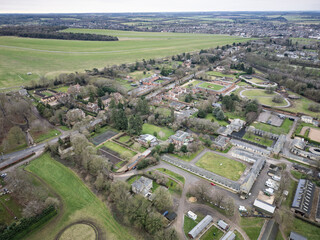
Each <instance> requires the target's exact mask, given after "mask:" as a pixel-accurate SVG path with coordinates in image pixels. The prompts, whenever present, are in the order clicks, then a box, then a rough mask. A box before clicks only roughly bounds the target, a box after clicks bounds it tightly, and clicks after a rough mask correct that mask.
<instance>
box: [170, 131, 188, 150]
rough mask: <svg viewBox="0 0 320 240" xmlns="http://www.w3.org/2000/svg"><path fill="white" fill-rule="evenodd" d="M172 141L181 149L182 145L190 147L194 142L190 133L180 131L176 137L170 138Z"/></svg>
mask: <svg viewBox="0 0 320 240" xmlns="http://www.w3.org/2000/svg"><path fill="white" fill-rule="evenodd" d="M169 139H170V141H171V142H172V143H173V144H175V145H177V146H179V147H181V146H182V145H188V144H189V143H191V142H192V141H193V138H192V135H191V134H190V133H187V132H184V131H181V130H178V131H177V132H176V133H175V134H174V135H172V136H170V138H169Z"/></svg>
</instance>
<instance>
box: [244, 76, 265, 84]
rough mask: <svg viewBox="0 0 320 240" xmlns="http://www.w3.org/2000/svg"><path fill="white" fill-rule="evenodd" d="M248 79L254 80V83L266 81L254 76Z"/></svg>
mask: <svg viewBox="0 0 320 240" xmlns="http://www.w3.org/2000/svg"><path fill="white" fill-rule="evenodd" d="M248 81H250V82H253V83H257V84H260V83H263V82H265V81H263V80H262V79H260V78H256V77H252V78H251V79H248Z"/></svg>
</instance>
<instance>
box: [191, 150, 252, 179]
mask: <svg viewBox="0 0 320 240" xmlns="http://www.w3.org/2000/svg"><path fill="white" fill-rule="evenodd" d="M196 165H197V166H198V167H201V168H204V169H206V170H208V171H211V172H213V173H216V174H218V175H220V176H223V177H226V178H228V179H230V180H233V181H237V180H238V179H239V178H240V177H241V175H242V173H243V172H244V170H245V169H246V165H245V164H243V163H241V162H238V161H235V160H232V159H229V158H226V157H223V156H221V155H218V154H215V153H213V152H207V153H206V154H204V155H203V156H202V157H201V158H200V160H199V161H198V162H197V163H196Z"/></svg>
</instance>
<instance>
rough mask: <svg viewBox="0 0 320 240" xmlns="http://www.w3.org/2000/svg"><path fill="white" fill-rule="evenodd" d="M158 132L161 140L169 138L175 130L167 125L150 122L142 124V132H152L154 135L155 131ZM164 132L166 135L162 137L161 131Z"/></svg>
mask: <svg viewBox="0 0 320 240" xmlns="http://www.w3.org/2000/svg"><path fill="white" fill-rule="evenodd" d="M154 132H156V133H157V135H158V136H157V138H159V139H161V140H167V139H168V138H169V137H170V136H171V135H173V134H174V131H173V130H171V129H169V128H167V127H158V126H156V125H152V124H149V123H145V124H143V126H142V134H151V135H153V133H154ZM160 132H163V133H164V137H160V136H159V133H160Z"/></svg>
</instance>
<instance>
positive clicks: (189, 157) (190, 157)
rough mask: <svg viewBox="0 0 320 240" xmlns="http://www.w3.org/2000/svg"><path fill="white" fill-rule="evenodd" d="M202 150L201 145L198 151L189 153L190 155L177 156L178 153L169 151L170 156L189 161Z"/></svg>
mask: <svg viewBox="0 0 320 240" xmlns="http://www.w3.org/2000/svg"><path fill="white" fill-rule="evenodd" d="M202 150H203V147H200V148H199V150H198V151H196V152H194V153H191V154H190V155H183V156H179V155H178V154H173V153H170V155H171V156H173V157H176V158H179V159H181V160H183V161H186V162H190V161H191V160H192V159H194V158H195V157H196V156H197V155H198V154H199V153H201V152H202Z"/></svg>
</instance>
